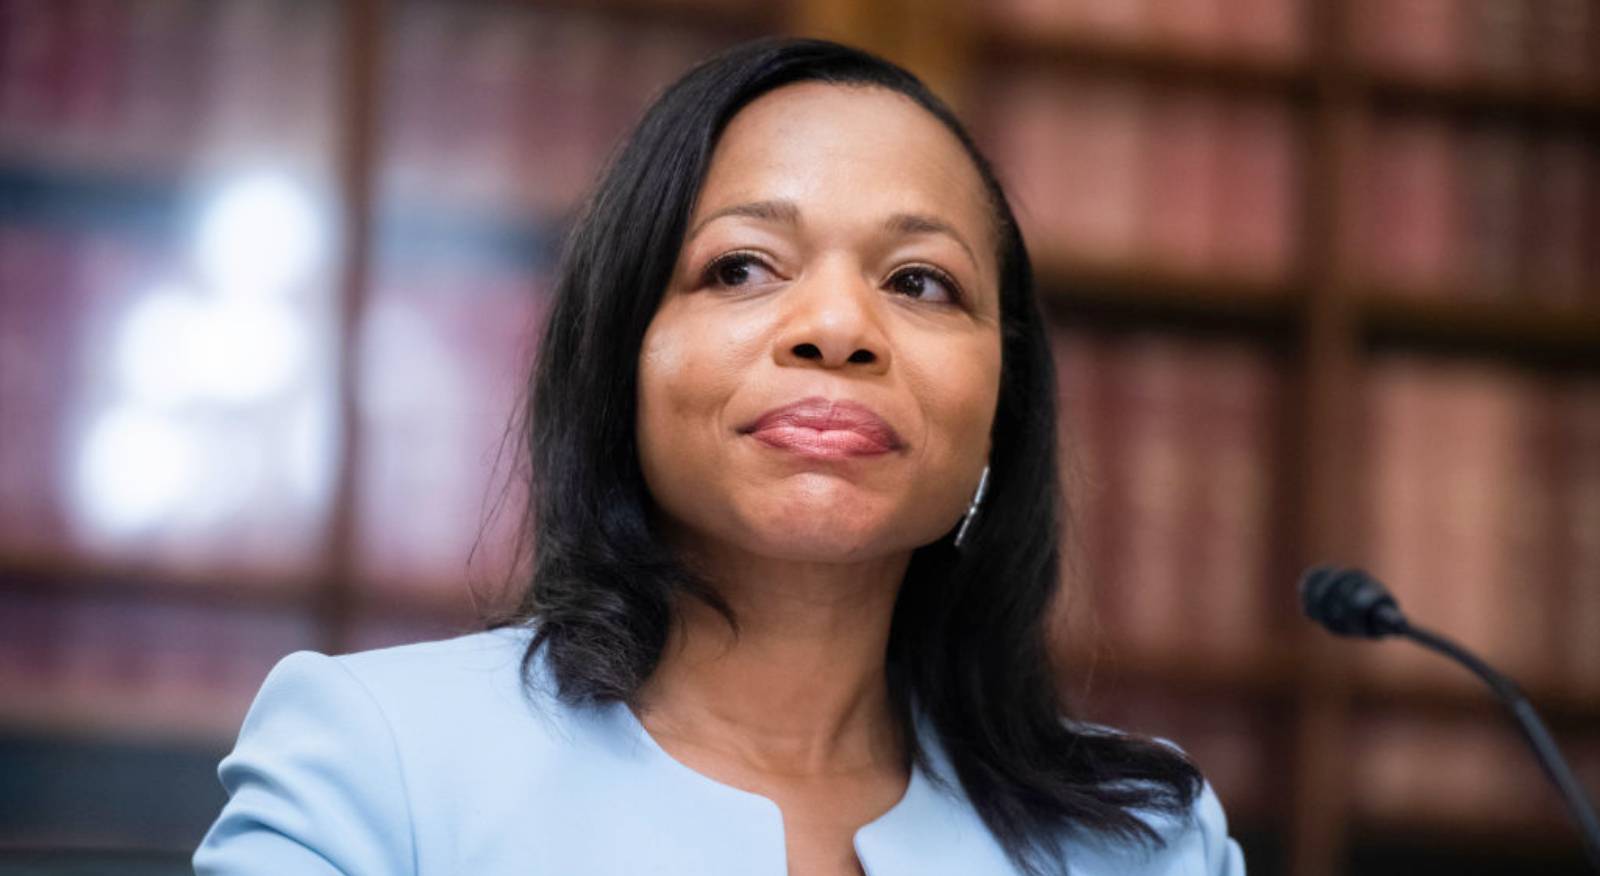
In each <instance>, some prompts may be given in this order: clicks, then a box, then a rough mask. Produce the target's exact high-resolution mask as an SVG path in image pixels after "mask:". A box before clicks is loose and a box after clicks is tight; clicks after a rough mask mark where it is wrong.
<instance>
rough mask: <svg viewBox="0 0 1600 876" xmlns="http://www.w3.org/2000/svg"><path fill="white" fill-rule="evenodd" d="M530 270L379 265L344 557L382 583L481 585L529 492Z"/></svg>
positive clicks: (534, 298) (374, 583)
mask: <svg viewBox="0 0 1600 876" xmlns="http://www.w3.org/2000/svg"><path fill="white" fill-rule="evenodd" d="M542 282H543V281H542V280H541V279H540V278H537V277H535V276H532V275H527V274H523V273H518V272H513V271H507V270H495V269H484V268H482V267H475V266H472V265H468V264H462V263H457V264H454V265H451V264H448V263H441V264H437V265H432V266H411V265H400V266H396V265H394V264H392V263H389V264H382V265H380V267H379V274H378V277H377V283H376V288H375V289H374V295H373V296H372V298H371V301H370V310H369V313H368V315H367V318H366V320H365V330H364V337H363V341H362V348H361V351H360V363H361V370H360V373H361V388H360V412H361V438H360V443H359V450H358V455H357V457H356V466H357V482H358V484H359V491H358V494H357V522H358V526H357V530H358V531H357V544H356V552H357V556H356V567H357V568H358V569H360V570H361V574H362V578H363V580H365V581H366V582H368V583H369V586H371V587H373V588H375V589H377V590H378V591H380V592H386V593H411V594H417V595H422V596H424V597H427V596H429V595H432V596H438V595H441V594H442V595H444V596H445V597H446V598H451V597H452V594H453V596H454V597H455V598H454V601H455V602H457V603H458V604H465V603H466V601H467V600H468V599H469V598H470V596H469V592H468V591H469V589H470V590H471V592H473V593H478V594H480V595H485V596H487V595H491V594H492V593H493V592H494V591H495V589H496V588H497V587H498V586H499V585H501V584H502V583H503V582H504V581H505V578H506V576H507V575H508V574H510V572H511V571H512V569H513V568H514V566H515V565H516V557H515V554H514V551H515V546H516V536H517V528H518V526H519V525H520V524H521V522H522V516H521V515H522V513H523V511H524V509H525V505H526V501H527V492H526V486H527V484H526V477H525V476H526V473H527V470H528V463H527V460H525V459H524V458H523V455H524V444H523V441H524V435H523V430H522V429H521V424H520V423H519V422H518V421H517V419H516V418H517V417H518V416H519V415H520V413H521V411H522V407H521V403H522V401H523V399H522V393H524V392H525V391H526V387H527V378H528V370H529V368H530V365H531V362H532V355H533V347H534V343H535V340H536V334H537V328H538V325H539V324H540V322H541V320H542V313H543V306H544V304H545V303H546V302H547V298H546V297H545V295H544V294H543V290H542Z"/></svg>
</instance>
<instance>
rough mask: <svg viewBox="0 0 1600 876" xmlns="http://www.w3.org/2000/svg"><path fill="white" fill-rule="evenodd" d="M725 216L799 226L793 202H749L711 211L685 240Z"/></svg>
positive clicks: (797, 208)
mask: <svg viewBox="0 0 1600 876" xmlns="http://www.w3.org/2000/svg"><path fill="white" fill-rule="evenodd" d="M727 216H747V217H749V218H751V219H760V220H762V221H764V222H782V223H783V224H785V225H799V224H800V207H799V206H798V205H796V204H795V202H793V201H785V200H773V201H751V202H749V203H746V204H734V205H733V206H731V207H723V208H722V209H720V210H714V211H712V213H711V215H709V216H707V217H706V218H704V219H701V220H700V222H699V223H698V224H697V225H695V227H694V228H693V229H692V230H690V232H689V236H688V237H687V238H685V239H686V240H693V239H694V238H695V236H696V235H698V234H699V233H700V229H702V228H704V227H706V226H707V225H710V224H711V223H712V222H715V221H716V220H718V219H722V218H724V217H727Z"/></svg>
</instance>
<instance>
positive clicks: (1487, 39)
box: [1464, 0, 1534, 84]
mask: <svg viewBox="0 0 1600 876" xmlns="http://www.w3.org/2000/svg"><path fill="white" fill-rule="evenodd" d="M1533 5H1534V2H1533V0H1466V2H1465V4H1464V6H1465V10H1464V14H1465V18H1466V30H1467V40H1466V44H1467V61H1468V64H1469V67H1470V70H1471V74H1472V75H1473V76H1474V77H1476V78H1479V79H1483V80H1486V81H1490V82H1495V83H1499V84H1514V83H1515V84H1520V83H1522V82H1524V81H1525V80H1526V79H1528V74H1529V72H1530V68H1531V67H1532V62H1531V58H1530V55H1531V52H1532V51H1533V49H1534V46H1533V43H1532V39H1531V38H1532V35H1533V34H1532V31H1533Z"/></svg>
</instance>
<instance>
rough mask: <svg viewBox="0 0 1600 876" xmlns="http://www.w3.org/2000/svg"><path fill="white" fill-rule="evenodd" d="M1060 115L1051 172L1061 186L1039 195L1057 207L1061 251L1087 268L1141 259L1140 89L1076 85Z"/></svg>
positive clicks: (1103, 82)
mask: <svg viewBox="0 0 1600 876" xmlns="http://www.w3.org/2000/svg"><path fill="white" fill-rule="evenodd" d="M1059 99H1060V100H1061V108H1062V110H1063V111H1062V112H1061V113H1060V114H1058V115H1056V116H1055V122H1056V123H1057V124H1058V125H1059V127H1058V128H1057V131H1056V140H1057V143H1058V146H1057V152H1056V155H1055V156H1054V162H1053V166H1054V167H1055V169H1056V174H1057V175H1059V180H1058V181H1057V182H1055V184H1054V185H1052V186H1051V187H1050V189H1049V191H1048V192H1047V193H1044V194H1042V197H1048V198H1051V199H1053V200H1055V201H1058V202H1060V203H1061V211H1062V212H1061V215H1060V217H1059V218H1060V220H1061V221H1062V226H1061V227H1060V228H1053V229H1052V232H1053V234H1052V237H1054V236H1055V235H1056V234H1059V238H1057V239H1059V240H1060V242H1061V244H1062V246H1063V247H1064V249H1065V250H1066V251H1067V252H1068V253H1069V254H1070V255H1072V256H1074V257H1076V258H1078V259H1081V260H1084V261H1090V262H1098V263H1109V264H1114V265H1127V264H1129V263H1130V262H1131V261H1132V260H1133V259H1134V258H1135V257H1136V256H1137V255H1139V254H1140V247H1141V243H1142V241H1141V239H1140V230H1141V229H1140V222H1139V218H1140V204H1141V202H1142V196H1141V189H1142V187H1143V185H1144V183H1145V179H1144V169H1145V157H1144V156H1145V144H1146V137H1145V127H1144V117H1145V101H1144V95H1143V94H1142V93H1141V90H1140V88H1139V87H1138V86H1136V85H1134V84H1131V83H1128V82H1122V81H1118V80H1113V79H1078V80H1074V81H1073V82H1072V83H1071V84H1070V85H1069V86H1068V87H1067V88H1066V90H1065V93H1064V94H1063V95H1062V96H1061V97H1060V98H1059Z"/></svg>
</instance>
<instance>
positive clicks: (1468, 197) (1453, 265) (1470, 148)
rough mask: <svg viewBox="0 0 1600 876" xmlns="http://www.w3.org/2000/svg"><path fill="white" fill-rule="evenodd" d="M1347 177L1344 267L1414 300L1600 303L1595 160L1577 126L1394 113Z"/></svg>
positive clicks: (1378, 122) (1599, 195)
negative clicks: (1531, 127) (1532, 126)
mask: <svg viewBox="0 0 1600 876" xmlns="http://www.w3.org/2000/svg"><path fill="white" fill-rule="evenodd" d="M1363 139H1364V140H1365V145H1364V147H1363V149H1362V153H1363V159H1362V160H1361V161H1360V163H1359V165H1358V166H1357V167H1356V168H1353V169H1352V170H1351V174H1352V176H1353V177H1354V179H1353V182H1354V183H1355V186H1354V191H1353V192H1352V193H1351V195H1352V196H1351V197H1350V198H1349V199H1348V203H1349V208H1350V210H1349V219H1348V222H1347V226H1348V230H1347V244H1348V246H1349V247H1350V254H1349V260H1350V261H1351V262H1353V263H1354V265H1355V266H1356V269H1357V270H1359V271H1360V273H1361V274H1362V275H1363V276H1364V277H1366V278H1367V279H1369V280H1371V281H1372V282H1374V283H1377V284H1379V285H1381V286H1383V287H1385V288H1387V289H1390V290H1392V291H1396V292H1400V293H1403V294H1409V295H1416V296H1437V295H1457V296H1463V297H1476V298H1483V299H1499V300H1520V301H1525V302H1530V303H1536V304H1540V305H1544V306H1550V307H1582V306H1585V305H1587V306H1590V307H1593V306H1597V305H1600V154H1597V153H1596V151H1595V148H1594V144H1593V142H1592V141H1591V140H1590V139H1589V136H1588V135H1587V134H1586V133H1584V132H1582V131H1569V132H1562V131H1554V132H1535V131H1528V130H1524V129H1519V128H1516V127H1512V126H1507V125H1501V124H1493V123H1473V124H1455V123H1451V122H1448V121H1446V120H1443V119H1440V118H1433V117H1425V116H1413V115H1396V116H1393V117H1379V118H1376V119H1374V120H1373V121H1372V123H1371V124H1370V125H1368V126H1367V128H1366V130H1365V132H1364V137H1363Z"/></svg>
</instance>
